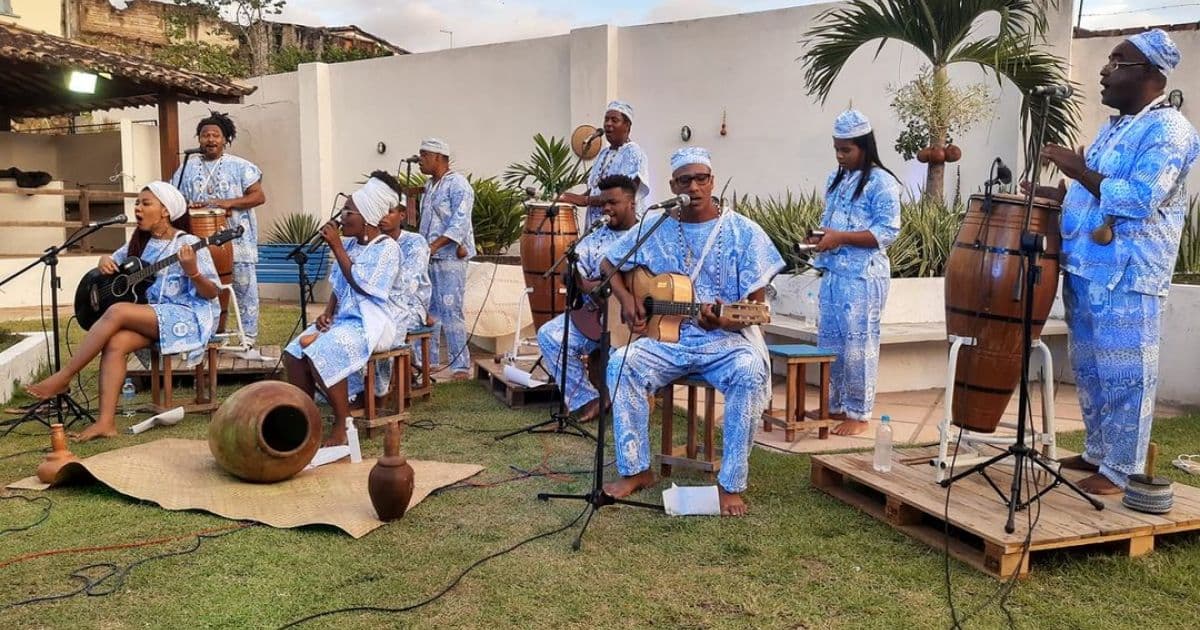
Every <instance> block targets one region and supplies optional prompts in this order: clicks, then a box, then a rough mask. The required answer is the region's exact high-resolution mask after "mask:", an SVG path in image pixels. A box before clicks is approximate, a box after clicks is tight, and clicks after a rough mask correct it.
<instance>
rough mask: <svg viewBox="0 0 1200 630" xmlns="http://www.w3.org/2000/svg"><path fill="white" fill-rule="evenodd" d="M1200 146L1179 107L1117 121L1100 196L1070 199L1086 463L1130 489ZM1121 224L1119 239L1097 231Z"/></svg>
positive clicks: (1092, 164) (1099, 141) (1104, 157)
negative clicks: (1101, 240)
mask: <svg viewBox="0 0 1200 630" xmlns="http://www.w3.org/2000/svg"><path fill="white" fill-rule="evenodd" d="M1198 153H1200V138H1198V137H1197V134H1196V130H1195V129H1194V128H1193V127H1192V125H1191V123H1189V122H1188V121H1187V119H1186V118H1184V117H1183V115H1182V114H1180V113H1179V111H1177V110H1175V109H1174V108H1171V107H1166V106H1155V107H1151V108H1150V109H1148V110H1146V111H1145V112H1144V113H1142V114H1140V115H1138V116H1114V117H1113V118H1112V119H1111V120H1110V121H1109V122H1108V123H1107V124H1106V125H1105V126H1104V127H1103V128H1101V129H1100V132H1099V134H1098V135H1097V137H1096V141H1095V143H1094V144H1092V146H1091V147H1090V148H1089V150H1088V151H1087V154H1086V161H1087V166H1088V168H1089V169H1091V170H1094V171H1096V172H1098V173H1100V174H1101V175H1103V176H1104V180H1103V181H1102V182H1101V184H1100V198H1099V199H1097V198H1096V197H1095V196H1094V195H1092V193H1091V192H1089V191H1088V190H1087V188H1085V187H1084V186H1083V185H1081V184H1079V183H1078V182H1073V183H1072V184H1071V185H1070V187H1069V188H1068V189H1067V195H1066V198H1065V199H1064V200H1063V213H1062V236H1063V253H1064V255H1065V256H1066V263H1065V265H1064V269H1065V271H1066V274H1065V275H1064V277H1063V303H1064V305H1065V306H1066V315H1067V326H1068V327H1069V329H1070V333H1071V335H1070V338H1069V341H1068V350H1069V353H1070V355H1071V365H1072V368H1073V369H1074V372H1075V383H1076V387H1077V389H1078V392H1079V406H1080V409H1081V410H1082V412H1083V422H1084V426H1085V428H1086V437H1085V442H1084V452H1083V458H1084V459H1085V460H1087V461H1088V462H1091V463H1092V464H1095V465H1097V466H1099V467H1100V473H1101V474H1103V475H1104V476H1105V477H1107V478H1108V479H1109V480H1111V481H1112V482H1113V483H1115V484H1117V485H1118V486H1121V487H1124V486H1125V483H1126V480H1127V479H1128V477H1129V475H1131V474H1134V473H1140V472H1142V471H1143V469H1144V467H1145V455H1146V447H1147V445H1148V443H1149V441H1150V430H1151V425H1152V423H1153V421H1154V397H1155V389H1156V387H1157V385H1158V352H1159V350H1158V344H1159V326H1160V317H1161V315H1162V309H1163V303H1164V302H1165V301H1166V296H1167V289H1168V287H1169V286H1170V283H1171V272H1172V270H1173V268H1174V266H1175V258H1176V256H1177V254H1178V252H1179V239H1180V235H1181V233H1182V230H1183V220H1184V216H1185V214H1186V212H1187V210H1188V193H1187V187H1186V183H1185V182H1186V180H1187V175H1188V172H1189V171H1190V170H1191V167H1192V164H1193V163H1194V162H1195V160H1196V157H1197V154H1198ZM1106 216H1112V217H1114V218H1115V219H1116V223H1115V225H1114V226H1113V235H1114V238H1113V241H1112V242H1111V243H1110V244H1108V245H1099V244H1097V243H1095V242H1094V241H1093V240H1092V238H1091V233H1092V230H1094V229H1096V228H1097V227H1099V226H1100V225H1102V224H1103V223H1104V220H1105V217H1106Z"/></svg>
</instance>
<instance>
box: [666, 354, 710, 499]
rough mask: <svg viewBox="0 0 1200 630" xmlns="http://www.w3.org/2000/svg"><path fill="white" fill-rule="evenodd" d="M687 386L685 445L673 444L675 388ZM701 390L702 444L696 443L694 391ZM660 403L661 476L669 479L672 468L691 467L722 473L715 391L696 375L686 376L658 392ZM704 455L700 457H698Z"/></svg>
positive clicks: (696, 422)
mask: <svg viewBox="0 0 1200 630" xmlns="http://www.w3.org/2000/svg"><path fill="white" fill-rule="evenodd" d="M676 385H681V386H684V387H687V388H688V389H687V443H686V444H682V445H678V446H676V445H675V442H674V429H675V427H674V424H675V386H676ZM700 388H703V389H704V439H703V443H702V444H697V443H696V433H697V429H698V428H699V426H698V425H699V419H698V417H697V416H698V415H699V414H697V407H699V405H698V404H697V400H696V398H697V396H696V394H697V390H699V389H700ZM659 404H660V405H661V406H662V454H661V455H659V457H658V461H659V472H661V473H662V475H663V476H664V477H667V476H670V474H671V467H672V466H684V467H687V468H694V469H696V470H699V471H701V472H703V473H705V474H706V475H707V476H708V477H710V478H711V477H714V476H715V475H716V474H717V472H718V471H720V470H721V452H720V451H719V450H718V449H717V448H716V445H715V443H714V442H715V439H714V433H715V425H716V419H717V390H716V388H714V387H713V386H712V385H711V384H710V383H709V382H708V381H706V380H704V379H703V378H700V377H699V376H695V375H689V376H686V377H684V378H680V379H676V380H674V381H672V382H671V384H670V385H667V386H666V387H664V388H662V389H660V390H659ZM701 452H703V456H701Z"/></svg>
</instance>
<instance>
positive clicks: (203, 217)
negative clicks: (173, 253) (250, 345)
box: [188, 208, 233, 332]
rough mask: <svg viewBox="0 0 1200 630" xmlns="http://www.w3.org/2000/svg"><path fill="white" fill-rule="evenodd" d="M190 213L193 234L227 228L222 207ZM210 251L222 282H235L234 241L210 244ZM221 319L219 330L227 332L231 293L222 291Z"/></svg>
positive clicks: (229, 283) (210, 232)
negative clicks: (226, 319)
mask: <svg viewBox="0 0 1200 630" xmlns="http://www.w3.org/2000/svg"><path fill="white" fill-rule="evenodd" d="M188 215H190V217H191V221H192V234H194V235H196V236H199V237H201V238H204V237H207V236H212V235H213V234H216V233H217V232H220V231H221V230H224V229H225V225H226V224H225V211H224V210H221V209H220V208H199V209H194V210H189V211H188ZM208 251H209V253H211V254H212V258H213V265H214V266H216V268H217V275H218V276H220V278H221V284H224V285H230V286H231V285H232V284H233V242H232V241H231V242H228V243H225V244H224V245H209V246H208ZM220 300H221V320H220V323H219V325H218V326H217V332H225V317H226V315H227V314H228V310H229V294H228V293H226V292H224V291H221V293H220Z"/></svg>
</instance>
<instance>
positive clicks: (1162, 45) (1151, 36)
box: [1129, 28, 1181, 76]
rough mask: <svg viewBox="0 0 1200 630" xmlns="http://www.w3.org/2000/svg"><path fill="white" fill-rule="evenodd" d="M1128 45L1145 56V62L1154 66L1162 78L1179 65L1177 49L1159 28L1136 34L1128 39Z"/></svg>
mask: <svg viewBox="0 0 1200 630" xmlns="http://www.w3.org/2000/svg"><path fill="white" fill-rule="evenodd" d="M1129 43H1130V44H1133V45H1134V46H1135V47H1137V49H1138V50H1140V51H1142V54H1143V55H1146V60H1147V61H1149V62H1150V63H1152V64H1154V67H1155V68H1158V69H1159V71H1160V72H1162V73H1163V76H1168V75H1170V74H1171V71H1172V70H1174V69H1175V66H1178V65H1179V61H1180V57H1181V55H1180V54H1179V47H1178V46H1176V45H1175V42H1173V41H1171V37H1170V36H1169V35H1167V33H1166V31H1164V30H1162V29H1161V28H1155V29H1151V30H1148V31H1146V32H1144V33H1138V34H1137V35H1134V36H1133V37H1130V38H1129Z"/></svg>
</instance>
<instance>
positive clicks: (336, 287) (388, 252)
mask: <svg viewBox="0 0 1200 630" xmlns="http://www.w3.org/2000/svg"><path fill="white" fill-rule="evenodd" d="M343 244H344V246H345V248H346V253H347V255H348V256H349V257H350V260H351V262H352V263H353V264H352V265H351V267H350V271H351V273H353V274H354V281H355V282H356V283H357V284H358V286H359V287H360V288H361V289H362V290H363V291H365V292H366V295H363V294H361V293H359V292H358V291H356V290H354V288H353V287H351V286H350V283H349V282H348V281H347V280H346V277H345V276H344V275H343V274H342V268H341V265H338V264H336V263H335V264H334V265H333V269H332V270H331V271H330V272H329V283H330V288H331V289H332V291H333V294H334V295H335V296H337V311H336V312H335V313H334V315H333V323H332V325H331V326H330V328H329V330H327V331H325V332H323V333H320V334H319V335H318V337H317V338H316V340H315V341H313V342H312V343H311V344H309V346H308V347H307V348H301V347H300V338H301V337H304V336H305V335H308V334H312V333H314V332H317V327H316V325H312V326H309V327H308V328H307V329H305V330H304V332H302V333H300V335H299V337H297V338H296V339H294V340H292V342H291V343H290V344H288V346H287V348H285V349H284V350H285V352H287V353H288V354H290V355H292V356H294V357H296V358H301V357H302V356H304V357H308V358H309V359H310V360H311V361H312V364H313V367H315V368H316V369H317V373H318V374H319V375H320V376H321V381H322V382H323V383H324V384H325V385H327V386H330V385H333V384H335V383H338V382H341V381H342V380H344V379H345V378H346V377H348V376H350V375H351V374H353V373H355V372H357V371H358V370H361V369H362V368H363V366H365V365H366V364H367V359H368V358H369V357H370V356H371V353H372V352H374V351H376V350H379V349H383V348H390V347H391V344H392V340H393V337H394V335H395V330H396V322H395V320H394V319H393V318H392V317H391V308H390V306H389V297H390V294H391V290H392V285H393V284H394V282H395V279H396V274H397V273H398V270H399V265H400V246H399V245H397V244H396V241H395V240H393V239H391V238H388V237H387V235H380V236H379V237H377V238H375V239H374V240H372V241H371V242H370V243H367V244H366V245H360V244H359V243H358V241H357V240H356V239H353V238H347V239H343Z"/></svg>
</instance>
